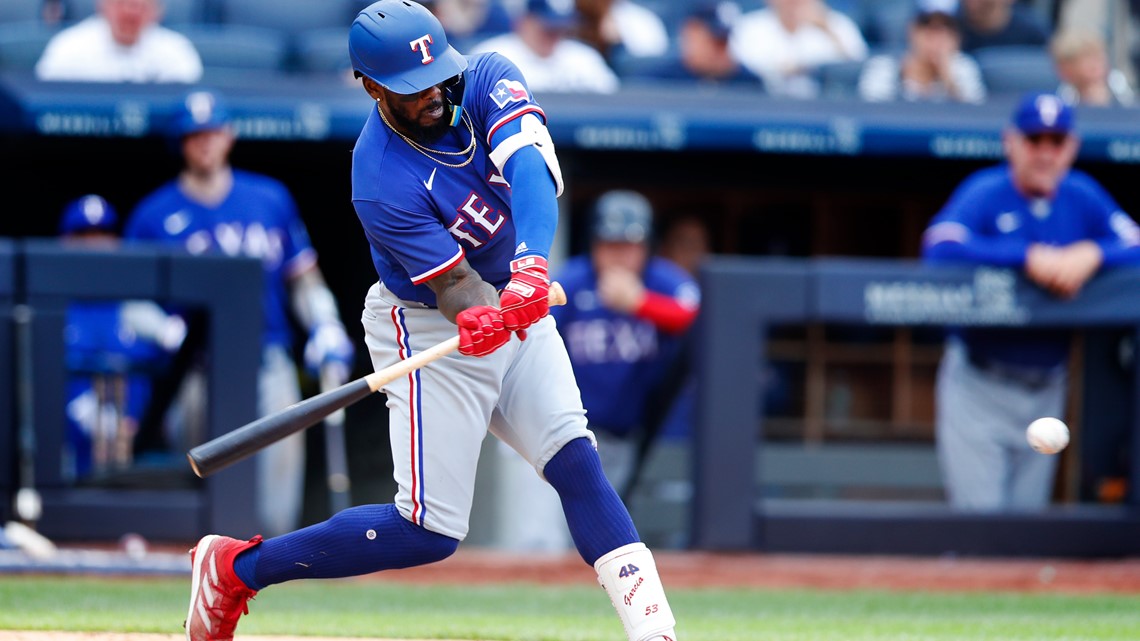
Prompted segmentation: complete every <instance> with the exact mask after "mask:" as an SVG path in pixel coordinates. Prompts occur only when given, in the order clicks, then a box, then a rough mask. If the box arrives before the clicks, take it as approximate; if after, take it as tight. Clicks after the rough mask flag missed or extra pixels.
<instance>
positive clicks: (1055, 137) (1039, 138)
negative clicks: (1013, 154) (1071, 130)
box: [1025, 131, 1069, 147]
mask: <svg viewBox="0 0 1140 641" xmlns="http://www.w3.org/2000/svg"><path fill="white" fill-rule="evenodd" d="M1068 139H1069V134H1063V133H1059V132H1048V131H1046V132H1041V133H1036V134H1025V140H1026V141H1027V142H1028V143H1029V144H1031V145H1033V146H1035V147H1036V146H1038V145H1040V144H1041V143H1043V142H1048V143H1049V144H1051V145H1053V146H1054V147H1060V146H1061V145H1063V144H1065V141H1067V140H1068Z"/></svg>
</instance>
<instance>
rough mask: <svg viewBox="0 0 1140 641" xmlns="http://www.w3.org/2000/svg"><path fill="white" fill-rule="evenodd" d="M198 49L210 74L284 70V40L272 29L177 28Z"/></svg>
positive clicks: (210, 26) (235, 27)
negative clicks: (220, 71)
mask: <svg viewBox="0 0 1140 641" xmlns="http://www.w3.org/2000/svg"><path fill="white" fill-rule="evenodd" d="M178 32H179V33H182V34H184V35H185V36H186V37H187V38H190V41H191V42H193V43H194V46H195V48H197V49H198V55H200V56H201V57H202V66H203V67H204V68H205V71H206V73H207V74H209V73H210V72H211V71H218V70H225V71H274V72H277V71H284V70H285V66H286V59H287V57H288V52H289V43H288V40H287V39H286V38H285V36H283V35H282V34H281V33H279V32H277V31H275V30H273V29H263V28H260V27H250V26H244V25H212V24H200V25H185V26H180V27H178Z"/></svg>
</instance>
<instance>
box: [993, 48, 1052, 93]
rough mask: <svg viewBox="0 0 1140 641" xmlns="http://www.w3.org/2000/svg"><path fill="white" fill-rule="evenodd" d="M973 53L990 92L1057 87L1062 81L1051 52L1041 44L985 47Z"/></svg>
mask: <svg viewBox="0 0 1140 641" xmlns="http://www.w3.org/2000/svg"><path fill="white" fill-rule="evenodd" d="M973 56H974V59H975V60H977V62H978V68H979V69H980V70H981V72H982V81H983V82H985V84H986V90H987V91H988V92H989V94H990V96H995V95H1010V94H1022V93H1025V92H1027V91H1055V90H1056V89H1057V87H1058V85H1059V84H1060V82H1061V81H1060V79H1059V78H1058V77H1057V71H1056V69H1055V68H1054V67H1053V60H1052V58H1050V57H1049V52H1048V51H1047V50H1046V49H1045V48H1044V47H1041V46H1036V45H1034V46H1020V45H1017V46H1014V45H1009V46H1001V47H985V48H983V49H978V50H976V51H974V52H973Z"/></svg>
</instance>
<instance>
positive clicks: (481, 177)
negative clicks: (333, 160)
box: [352, 53, 553, 306]
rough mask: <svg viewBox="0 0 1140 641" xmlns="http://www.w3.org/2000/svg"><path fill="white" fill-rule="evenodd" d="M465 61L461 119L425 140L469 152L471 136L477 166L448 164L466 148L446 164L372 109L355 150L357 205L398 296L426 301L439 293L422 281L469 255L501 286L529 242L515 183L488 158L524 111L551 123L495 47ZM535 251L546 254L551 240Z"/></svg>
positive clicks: (380, 271)
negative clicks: (517, 211)
mask: <svg viewBox="0 0 1140 641" xmlns="http://www.w3.org/2000/svg"><path fill="white" fill-rule="evenodd" d="M467 60H468V68H467V71H466V72H464V74H465V82H466V88H465V91H464V98H463V110H464V115H463V118H464V120H463V122H461V123H460V124H459V125H457V126H455V127H452V128H451V129H450V130H449V131H448V132H447V133H446V134H444V136H443V137H442V138H440V139H439V140H436V141H433V142H432V143H430V145H427V146H429V147H430V148H432V149H436V150H440V151H446V152H452V153H455V152H462V151H463V150H465V149H467V148H468V146H469V145H470V144H471V142H472V136H474V143H475V145H476V146H477V149H476V150H475V154H474V156H473V157H472V160H471V162H470V163H468V164H466V165H464V166H462V167H452V166H447V165H445V164H442V163H443V162H446V163H448V164H452V165H458V164H461V163H462V162H463V161H464V160H465V159H466V158H467V154H462V153H458V154H457V155H448V156H441V158H442V159H443V160H442V161H437V160H434V159H433V158H430V157H428V156H427V155H425V153H424V152H421V151H419V150H417V149H415V148H414V147H412V146H411V145H409V144H408V143H407V142H406V141H404V140H403V139H402V138H400V136H398V135H397V134H396V133H395V132H393V131H392V129H391V128H389V127H388V125H386V124H385V123H384V121H383V120H381V119H380V116H379V112H378V110H377V108H375V107H374V108H373V109H371V111H370V113H369V115H368V119H367V121H366V122H365V124H364V127H363V129H362V130H361V133H360V137H359V138H358V139H357V141H356V146H355V147H354V149H353V154H352V201H353V205H354V206H355V208H356V212H357V216H358V217H359V218H360V222H361V225H362V226H363V227H364V232H365V235H366V236H367V238H368V243H369V245H370V247H371V251H372V261H373V264H374V265H375V266H376V273H377V275H378V276H379V278H380V280H381V281H382V282H383V283H384V285H385V286H386V287H387V288H388V289H389V290H391V291H392V292H393V293H394V294H396V296H399V297H400V298H402V299H404V300H409V301H417V302H420V303H423V304H426V305H429V306H434V305H435V293H434V292H433V291H432V290H431V289H430V288H428V287H427V285H425V284H424V283H426V282H427V281H428V280H430V279H431V278H433V277H435V276H437V275H439V274H441V273H443V272H446V271H447V270H449V269H451V268H452V267H454V266H455V265H457V264H458V263H459V262H460V261H461V260H462V259H464V258H466V259H467V261H468V263H470V265H471V267H472V268H474V270H475V271H476V272H478V273H479V275H480V276H481V277H482V278H483V280H485V281H487V282H489V283H491V284H492V285H494V286H495V287H496V288H497V289H501V288H502V287H503V286H504V285H506V284H507V281H509V280H510V261H511V259H512V258H514V257H515V256H516V252H517V250H518V247H519V245H520V244H521V243H522V241H523V240H524V239H522V238H520V237H519V235H518V231H519V228H518V224H519V221H517V220H516V219H515V216H514V214H513V213H512V210H511V187H510V185H509V184H508V181H507V180H506V179H505V178H504V177H503V174H502V173H501V172H500V171H499V170H498V168H496V166H495V164H494V163H493V162H491V158H490V154H491V152H492V151H493V149H494V146H495V145H497V144H499V143H500V142H501V139H502V138H503V137H504V133H505V132H509V131H511V128H512V127H514V128H515V129H517V127H518V124H517V122H518V120H519V119H520V118H522V117H523V116H524V115H526V114H535V115H536V116H537V117H538V118H540V119H541V120H542V122H543V123H545V121H546V115H545V114H544V113H543V111H542V109H541V108H540V107H539V105H538V104H537V103H536V102H535V101H534V100H533V97H532V96H531V94H530V91H529V89H528V88H527V86H526V81H525V79H524V78H523V76H522V74H521V73H520V72H519V71H518V69H517V68H516V67H515V66H514V64H512V63H511V62H510V61H509V60H507V59H506V58H505V57H503V56H501V55H499V54H495V53H487V54H479V55H475V56H468V57H467ZM469 126H470V128H471V130H473V133H472V132H469V129H468V127H469ZM551 207H553V205H551ZM528 215H535V214H534V213H533V212H528ZM551 226H553V225H551ZM537 244H538V245H542V244H543V243H537ZM530 249H532V250H534V251H535V252H536V253H540V254H545V253H546V252H548V251H549V246H548V244H547V246H532V247H531V248H530Z"/></svg>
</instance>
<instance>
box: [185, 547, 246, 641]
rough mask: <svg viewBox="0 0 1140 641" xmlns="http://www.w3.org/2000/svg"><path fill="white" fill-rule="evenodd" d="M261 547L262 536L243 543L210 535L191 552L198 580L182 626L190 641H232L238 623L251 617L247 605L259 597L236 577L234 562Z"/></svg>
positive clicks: (191, 594) (193, 587) (195, 579)
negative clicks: (247, 615)
mask: <svg viewBox="0 0 1140 641" xmlns="http://www.w3.org/2000/svg"><path fill="white" fill-rule="evenodd" d="M260 543H261V536H260V535H258V536H255V537H253V538H252V539H250V540H248V541H239V540H237V539H231V538H230V537H228V536H218V535H216V534H210V535H208V536H205V537H202V540H201V541H198V545H196V546H194V548H193V549H192V550H190V562H191V564H192V565H193V572H194V578H193V583H192V584H191V586H190V610H189V611H188V612H187V613H186V621H185V623H183V624H182V625H183V627H185V628H186V639H187V641H232V639H233V638H234V629H235V628H236V627H237V622H238V619H239V618H241V615H243V614H249V605H248V604H247V602H248V601H249V600H250V599H252V598H253V597H254V596H255V595H256V594H257V592H256V591H254V590H251V589H249V588H248V587H246V585H245V584H244V583H242V582H241V579H239V578H238V576H237V574H235V573H234V559H235V558H237V555H238V554H240V553H241V552H244V551H245V550H248V549H250V548H252V547H254V546H256V545H258V544H260Z"/></svg>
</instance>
